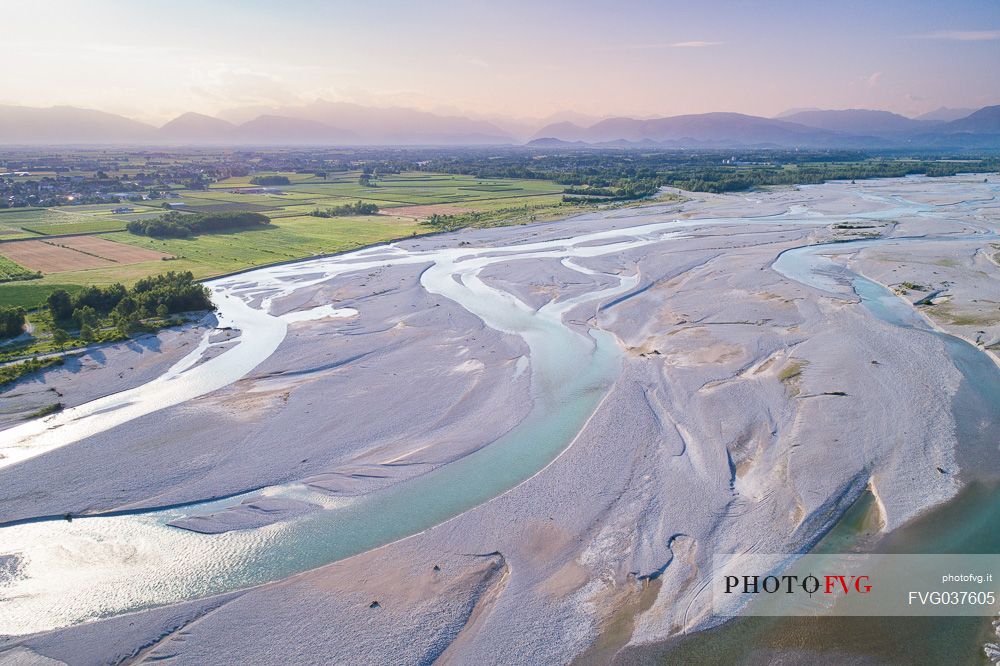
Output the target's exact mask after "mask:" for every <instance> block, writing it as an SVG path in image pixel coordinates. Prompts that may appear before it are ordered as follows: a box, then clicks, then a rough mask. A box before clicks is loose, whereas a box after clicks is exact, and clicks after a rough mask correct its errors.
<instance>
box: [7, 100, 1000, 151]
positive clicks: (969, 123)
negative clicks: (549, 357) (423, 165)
mask: <svg viewBox="0 0 1000 666" xmlns="http://www.w3.org/2000/svg"><path fill="white" fill-rule="evenodd" d="M966 111H968V112H967V113H966ZM220 115H223V116H224V117H223V118H216V117H212V116H206V115H203V114H199V113H185V114H183V115H181V116H178V117H177V118H175V119H173V120H171V121H170V122H168V123H166V124H165V125H163V126H162V127H156V126H154V125H150V124H147V123H142V122H139V121H136V120H132V119H129V118H126V117H124V116H120V115H115V114H112V113H106V112H103V111H96V110H92V109H81V108H76V107H70V106H55V107H49V108H33V107H25V106H3V105H0V146H2V145H32V144H33V145H73V144H75V145H105V144H131V145H150V146H153V145H178V146H183V145H220V146H226V145H247V146H276V145H508V144H519V143H522V142H523V141H524V140H525V139H528V145H531V146H549V147H560V146H573V145H599V146H602V145H603V146H650V147H656V146H660V147H671V148H684V147H719V148H722V147H727V148H728V147H733V148H738V147H779V148H791V147H802V148H891V147H913V148H918V147H947V148H952V147H954V148H961V147H974V148H1000V105H998V106H988V107H984V108H982V109H979V110H975V111H969V110H966V109H949V108H941V109H938V110H936V111H933V112H931V113H928V114H924V115H923V116H920V117H917V118H907V117H906V116H902V115H899V114H896V113H891V112H888V111H874V110H868V109H845V110H822V109H794V110H790V111H788V112H786V113H784V114H781V115H780V116H778V117H776V118H764V117H760V116H751V115H745V114H740V113H701V114H689V115H680V116H669V117H663V118H646V119H641V118H628V117H618V118H605V119H603V120H600V121H597V122H587V121H583V122H581V121H580V120H579V119H578V118H583V117H582V116H572V115H571V114H563V115H562V116H560V117H562V118H567V117H571V118H573V119H574V120H576V122H570V121H566V120H563V121H561V122H555V123H550V124H546V125H545V126H544V127H542V128H541V129H539V130H537V131H535V132H534V133H531V134H527V133H526V132H525V127H524V123H523V121H520V123H515V122H513V121H512V122H511V123H510V125H507V126H506V128H505V127H503V126H502V125H504V123H503V122H494V121H492V120H486V119H473V118H468V117H465V116H460V115H445V114H438V113H431V112H428V111H419V110H416V109H409V108H403V107H393V108H377V107H368V106H362V105H359V104H351V103H347V102H328V101H323V100H317V101H315V102H312V103H310V104H305V105H301V106H284V107H246V108H243V109H233V110H231V111H229V112H224V113H222V114H220ZM511 128H514V129H511ZM517 128H520V129H517Z"/></svg>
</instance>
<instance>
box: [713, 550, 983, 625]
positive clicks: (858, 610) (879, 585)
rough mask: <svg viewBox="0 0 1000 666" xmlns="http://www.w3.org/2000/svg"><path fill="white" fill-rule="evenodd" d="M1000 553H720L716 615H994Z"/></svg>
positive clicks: (715, 585) (715, 583) (715, 572)
mask: <svg viewBox="0 0 1000 666" xmlns="http://www.w3.org/2000/svg"><path fill="white" fill-rule="evenodd" d="M998 570H1000V555H863V554H841V555H836V554H834V555H745V554H744V555H733V554H727V555H716V556H715V558H714V560H713V571H712V581H711V585H712V601H713V608H714V611H715V614H716V615H719V616H734V615H770V616H775V615H802V616H815V615H856V616H857V615H861V616H892V615H895V616H901V615H932V616H953V615H975V616H989V615H996V614H997V612H998V611H1000V604H998V602H997V600H998V598H1000V591H998V590H997V589H996V588H997V583H996V582H995V576H994V572H996V571H998Z"/></svg>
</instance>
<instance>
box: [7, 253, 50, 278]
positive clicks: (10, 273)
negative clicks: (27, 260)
mask: <svg viewBox="0 0 1000 666" xmlns="http://www.w3.org/2000/svg"><path fill="white" fill-rule="evenodd" d="M41 277H42V274H41V273H39V272H38V271H30V270H28V269H27V268H25V267H24V266H22V265H21V264H18V263H16V262H13V261H11V260H10V259H8V258H7V257H4V256H0V282H15V281H17V280H37V279H39V278H41Z"/></svg>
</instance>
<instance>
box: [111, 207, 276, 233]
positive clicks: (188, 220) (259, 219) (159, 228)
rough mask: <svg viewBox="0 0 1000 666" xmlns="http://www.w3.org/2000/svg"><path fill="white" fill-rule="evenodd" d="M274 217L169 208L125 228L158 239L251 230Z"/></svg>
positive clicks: (134, 221)
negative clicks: (181, 210) (201, 212)
mask: <svg viewBox="0 0 1000 666" xmlns="http://www.w3.org/2000/svg"><path fill="white" fill-rule="evenodd" d="M270 223H271V219H270V218H269V217H267V216H266V215H262V214H260V213H249V212H247V211H239V212H233V213H210V214H207V215H202V214H198V213H178V212H177V211H170V212H169V213H164V214H163V215H161V216H160V217H156V218H153V219H151V220H133V221H132V222H129V223H128V225H127V226H126V228H127V229H128V230H129V232H130V233H133V234H138V235H141V236H153V237H155V238H187V237H188V236H193V235H195V234H199V233H207V232H213V231H232V230H235V229H250V228H254V227H259V226H261V225H264V224H270Z"/></svg>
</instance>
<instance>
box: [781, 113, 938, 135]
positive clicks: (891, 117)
mask: <svg viewBox="0 0 1000 666" xmlns="http://www.w3.org/2000/svg"><path fill="white" fill-rule="evenodd" d="M782 120H786V121H788V122H792V123H799V124H800V125H806V126H807V127H818V128H820V129H827V130H832V131H834V132H845V133H848V134H873V135H881V134H885V133H893V132H912V131H917V130H926V129H929V128H930V127H932V126H933V121H928V120H914V119H913V118H907V117H906V116H901V115H899V114H898V113H891V112H889V111H872V110H869V109H842V110H837V111H824V110H817V111H800V112H799V113H792V114H790V115H787V116H783V117H782Z"/></svg>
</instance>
